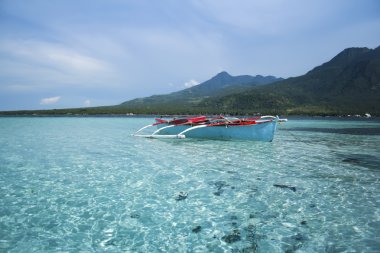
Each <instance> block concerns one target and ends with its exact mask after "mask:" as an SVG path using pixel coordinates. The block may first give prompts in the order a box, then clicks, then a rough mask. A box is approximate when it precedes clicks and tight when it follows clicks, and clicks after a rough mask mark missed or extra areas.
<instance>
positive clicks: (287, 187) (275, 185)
mask: <svg viewBox="0 0 380 253" xmlns="http://www.w3.org/2000/svg"><path fill="white" fill-rule="evenodd" d="M273 186H274V187H278V188H282V189H289V190H292V191H294V192H295V191H296V190H297V189H296V187H295V186H290V185H285V184H274V185H273Z"/></svg>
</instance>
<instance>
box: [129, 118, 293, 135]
mask: <svg viewBox="0 0 380 253" xmlns="http://www.w3.org/2000/svg"><path fill="white" fill-rule="evenodd" d="M155 120H156V122H155V123H153V124H150V125H147V126H144V127H142V128H140V129H139V130H138V131H137V132H135V133H134V134H133V135H134V136H138V137H147V138H177V139H184V138H201V139H240V140H254V141H272V140H273V137H274V133H275V131H276V127H277V123H278V122H285V121H287V119H280V118H279V117H278V116H276V117H274V116H259V117H253V118H227V117H224V116H219V117H216V118H208V117H206V116H199V117H188V118H179V119H172V120H164V119H161V118H156V119H155ZM154 126H156V127H157V130H155V131H153V132H152V133H150V134H142V132H143V131H146V129H148V128H150V127H154Z"/></svg>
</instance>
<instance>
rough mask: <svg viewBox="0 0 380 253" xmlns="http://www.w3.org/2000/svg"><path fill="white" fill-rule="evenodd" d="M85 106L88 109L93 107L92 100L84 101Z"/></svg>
mask: <svg viewBox="0 0 380 253" xmlns="http://www.w3.org/2000/svg"><path fill="white" fill-rule="evenodd" d="M84 106H86V107H89V106H91V100H90V99H86V100H85V101H84Z"/></svg>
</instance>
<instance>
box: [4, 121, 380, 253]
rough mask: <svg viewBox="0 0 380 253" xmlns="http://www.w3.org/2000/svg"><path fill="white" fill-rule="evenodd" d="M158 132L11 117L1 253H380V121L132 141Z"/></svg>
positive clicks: (125, 124)
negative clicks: (264, 136)
mask: <svg viewBox="0 0 380 253" xmlns="http://www.w3.org/2000/svg"><path fill="white" fill-rule="evenodd" d="M151 122H152V119H148V118H122V117H120V118H117V117H114V118H113V117H109V118H107V117H104V118H96V117H88V118H75V117H73V118H50V117H47V118H26V117H25V118H17V117H15V118H12V117H9V118H0V252H379V249H380V237H379V235H380V198H379V196H380V158H379V153H380V135H377V134H368V135H367V134H365V133H366V128H371V129H379V128H380V122H379V121H342V120H339V121H338V120H290V121H289V122H287V123H285V124H281V125H280V126H279V129H278V131H277V133H276V136H275V139H274V141H273V142H271V143H265V142H249V141H215V140H213V141H209V140H191V139H185V140H158V139H144V138H136V137H132V136H131V134H132V133H133V132H134V131H136V130H137V129H139V128H140V127H141V126H144V125H146V124H149V123H151ZM297 128H299V129H297ZM316 128H318V129H319V128H324V129H330V130H329V131H327V132H326V131H318V129H316ZM352 128H356V129H361V131H360V133H361V134H357V132H355V131H353V132H352V133H351V134H350V131H348V132H345V133H342V132H340V131H338V130H342V129H352ZM372 133H373V132H372Z"/></svg>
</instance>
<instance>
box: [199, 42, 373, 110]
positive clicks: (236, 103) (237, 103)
mask: <svg viewBox="0 0 380 253" xmlns="http://www.w3.org/2000/svg"><path fill="white" fill-rule="evenodd" d="M198 106H199V107H203V108H216V109H219V110H223V109H225V110H228V111H232V112H234V111H236V112H267V113H282V114H363V113H365V112H369V113H371V114H375V115H380V47H378V48H376V49H368V48H349V49H345V50H344V51H342V52H341V53H339V54H338V55H337V56H335V57H334V58H333V59H331V60H330V61H329V62H327V63H324V64H322V65H321V66H318V67H316V68H314V69H313V70H311V71H309V72H308V73H306V74H305V75H303V76H299V77H295V78H289V79H286V80H283V81H280V82H277V83H274V84H272V85H267V86H262V87H257V88H253V89H251V90H250V91H249V92H245V93H244V94H243V93H239V94H230V95H226V96H223V97H221V98H211V99H208V100H204V101H202V103H200V104H199V105H198Z"/></svg>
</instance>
